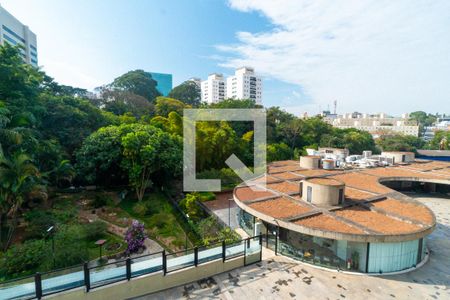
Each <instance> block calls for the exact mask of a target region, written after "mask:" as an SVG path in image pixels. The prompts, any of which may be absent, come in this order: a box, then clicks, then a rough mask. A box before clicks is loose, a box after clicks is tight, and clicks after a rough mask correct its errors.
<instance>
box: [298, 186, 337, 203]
mask: <svg viewBox="0 0 450 300" xmlns="http://www.w3.org/2000/svg"><path fill="white" fill-rule="evenodd" d="M302 183H303V191H302V200H303V201H308V200H307V197H308V187H311V188H312V200H311V203H312V204H315V205H320V206H335V205H338V204H339V190H340V189H343V190H344V193H345V187H344V185H342V186H335V185H321V184H314V183H311V182H308V180H304V181H302Z"/></svg>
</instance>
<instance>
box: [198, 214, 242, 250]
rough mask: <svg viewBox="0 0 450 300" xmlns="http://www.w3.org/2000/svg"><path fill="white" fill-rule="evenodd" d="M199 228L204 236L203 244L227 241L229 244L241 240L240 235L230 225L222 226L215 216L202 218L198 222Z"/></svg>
mask: <svg viewBox="0 0 450 300" xmlns="http://www.w3.org/2000/svg"><path fill="white" fill-rule="evenodd" d="M197 229H198V231H199V233H200V235H201V236H202V244H203V245H202V246H209V245H211V244H214V243H218V242H221V241H225V243H227V244H231V243H235V242H237V241H239V240H240V236H239V235H238V234H237V233H236V232H235V231H233V230H231V229H230V228H229V227H221V226H220V225H219V223H218V222H217V220H216V219H215V218H214V217H212V216H211V217H208V218H204V219H202V220H201V221H200V222H198V224H197Z"/></svg>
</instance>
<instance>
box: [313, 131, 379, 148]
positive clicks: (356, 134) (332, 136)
mask: <svg viewBox="0 0 450 300" xmlns="http://www.w3.org/2000/svg"><path fill="white" fill-rule="evenodd" d="M320 146H321V147H335V148H347V149H348V150H349V151H350V153H362V152H363V151H364V150H371V151H373V152H376V151H377V149H376V147H375V142H374V140H373V138H372V135H371V134H370V133H369V132H367V131H362V130H358V129H355V128H348V129H338V128H333V129H332V131H331V132H330V133H329V134H324V135H322V137H321V139H320Z"/></svg>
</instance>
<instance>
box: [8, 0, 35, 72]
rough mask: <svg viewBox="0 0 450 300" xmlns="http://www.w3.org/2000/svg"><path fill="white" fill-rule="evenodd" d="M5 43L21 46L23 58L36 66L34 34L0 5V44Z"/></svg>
mask: <svg viewBox="0 0 450 300" xmlns="http://www.w3.org/2000/svg"><path fill="white" fill-rule="evenodd" d="M5 43H8V44H10V45H13V46H16V45H21V46H23V49H21V50H20V54H21V56H22V58H23V60H24V61H25V62H26V63H29V64H31V65H32V66H35V67H37V66H38V57H37V43H36V34H34V33H33V32H32V31H31V30H30V29H29V28H28V26H25V25H23V24H22V23H21V22H20V21H19V20H17V19H16V18H15V17H14V16H13V15H11V14H10V13H9V12H8V11H6V9H4V8H3V7H2V6H1V5H0V45H4V44H5Z"/></svg>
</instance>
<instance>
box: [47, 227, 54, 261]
mask: <svg viewBox="0 0 450 300" xmlns="http://www.w3.org/2000/svg"><path fill="white" fill-rule="evenodd" d="M54 229H55V226H50V227H49V228H48V229H47V234H51V235H52V258H53V268H55V234H54V232H55V231H54Z"/></svg>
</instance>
